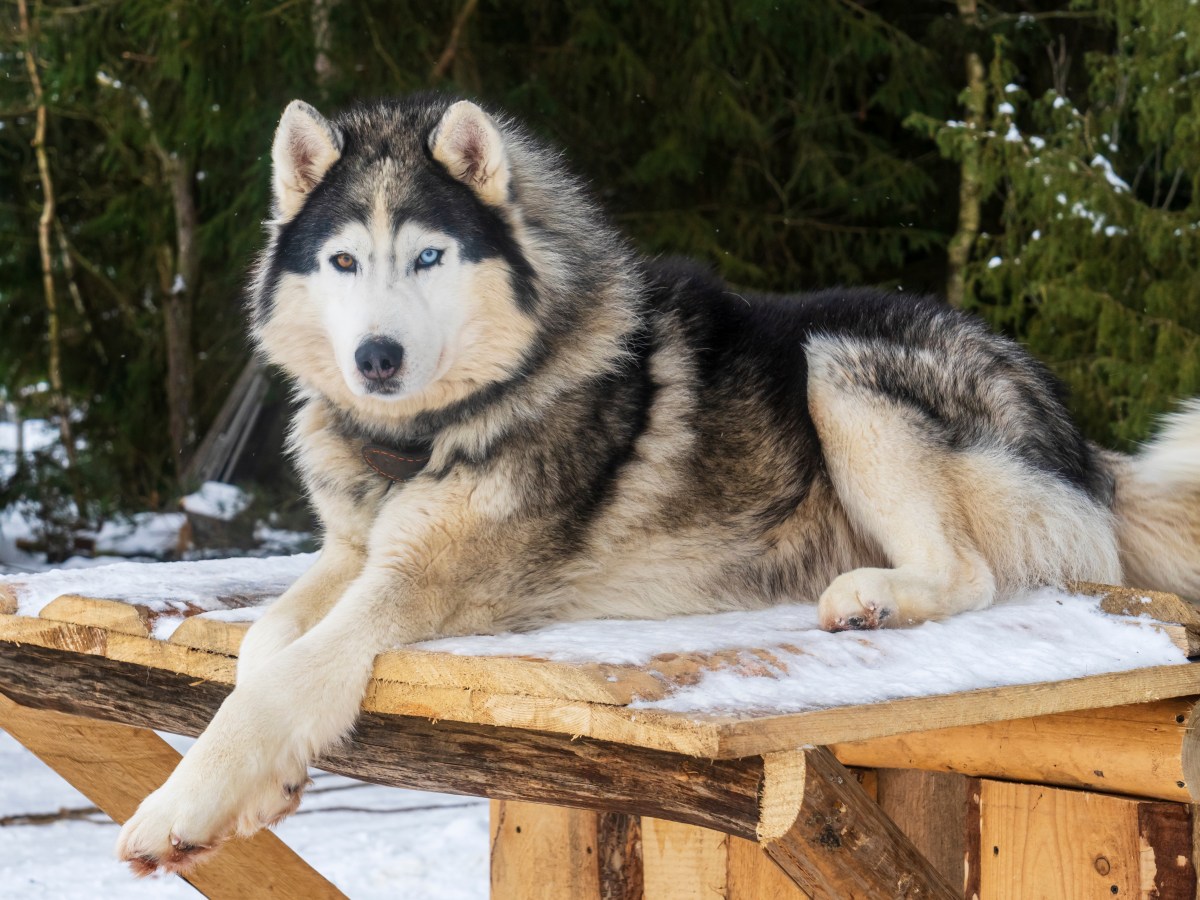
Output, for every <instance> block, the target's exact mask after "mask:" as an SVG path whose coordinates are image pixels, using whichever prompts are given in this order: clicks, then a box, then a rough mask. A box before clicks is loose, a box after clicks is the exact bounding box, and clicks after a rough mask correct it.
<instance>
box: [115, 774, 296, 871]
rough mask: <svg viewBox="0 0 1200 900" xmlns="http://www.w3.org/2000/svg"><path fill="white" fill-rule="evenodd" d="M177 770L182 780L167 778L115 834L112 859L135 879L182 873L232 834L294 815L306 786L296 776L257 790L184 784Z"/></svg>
mask: <svg viewBox="0 0 1200 900" xmlns="http://www.w3.org/2000/svg"><path fill="white" fill-rule="evenodd" d="M184 765H186V760H185V762H184V764H181V766H180V770H183V768H184ZM180 770H177V772H176V774H177V775H178V774H182V775H183V777H182V778H180V779H178V780H177V779H176V777H175V775H173V776H172V777H171V779H170V780H168V782H167V783H166V784H164V785H163V786H162V787H161V788H159V789H158V790H157V791H155V792H154V793H153V794H151V795H150V796H149V797H147V798H146V799H145V800H143V801H142V805H141V806H139V807H138V810H137V812H136V813H134V815H133V816H132V818H130V819H129V821H127V822H126V823H125V825H124V827H123V828H122V829H121V834H120V837H119V838H118V839H117V858H118V859H120V860H121V861H123V862H127V863H129V867H130V869H132V870H133V873H134V874H135V875H138V876H146V875H150V874H152V873H153V872H155V871H158V870H159V869H161V870H163V871H166V872H174V873H183V872H187V871H188V870H190V869H191V868H193V867H194V866H195V865H196V864H197V863H199V862H202V861H203V860H204V858H205V857H207V856H209V855H211V854H212V853H213V852H215V851H216V850H217V848H218V847H220V846H221V844H223V843H224V842H225V841H227V840H228V839H229V838H231V837H232V836H233V835H234V834H239V835H242V836H249V835H251V834H253V833H254V832H256V831H258V830H259V829H260V828H263V827H265V826H269V825H274V824H275V823H276V822H278V821H279V820H281V819H283V818H285V817H287V816H288V815H290V814H291V813H293V812H295V811H296V808H297V807H298V806H299V805H300V799H301V797H302V796H303V793H304V789H305V788H306V787H307V786H308V784H309V783H310V782H309V781H308V778H307V776H303V775H302V776H301V777H297V778H290V779H284V780H280V779H272V780H271V782H270V783H269V784H267V783H263V784H260V785H244V784H242V785H239V784H234V783H229V782H226V783H225V784H223V785H218V784H214V783H213V781H211V780H209V779H204V780H203V781H201V782H199V783H197V784H195V785H188V783H187V782H188V780H189V779H188V778H187V774H188V773H187V772H186V771H183V772H181V771H180ZM172 782H174V783H172Z"/></svg>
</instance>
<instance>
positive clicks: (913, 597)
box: [809, 365, 996, 631]
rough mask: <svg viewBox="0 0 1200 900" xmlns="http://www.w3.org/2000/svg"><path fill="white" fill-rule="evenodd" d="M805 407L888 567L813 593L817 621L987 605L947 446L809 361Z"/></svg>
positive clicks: (871, 620) (909, 417)
mask: <svg viewBox="0 0 1200 900" xmlns="http://www.w3.org/2000/svg"><path fill="white" fill-rule="evenodd" d="M809 406H810V410H811V412H812V416H813V420H814V422H815V424H816V426H817V433H818V435H819V436H820V439H821V447H822V451H823V452H824V455H825V459H826V464H827V466H828V469H829V474H830V477H831V479H832V481H833V486H834V490H835V491H836V492H837V495H838V498H839V500H840V501H841V502H842V504H843V506H844V508H845V509H846V512H847V514H848V515H849V517H850V520H851V522H852V523H853V525H854V527H855V528H856V529H857V530H858V531H859V532H860V533H862V534H863V535H865V536H867V537H869V538H871V539H872V540H874V541H875V542H876V543H877V544H878V545H879V547H880V548H881V549H882V550H883V552H884V554H885V556H886V557H887V559H888V560H889V561H890V562H891V563H892V565H893V566H894V568H892V569H855V570H853V571H850V572H847V573H845V574H844V575H840V576H839V577H837V578H835V579H834V581H833V583H832V584H830V585H829V587H828V589H827V590H826V591H825V593H824V594H822V595H821V598H820V601H819V607H818V608H819V614H820V621H821V627H822V628H826V629H828V630H830V631H840V630H842V629H846V628H878V627H880V626H882V625H884V624H887V625H909V624H916V623H919V622H923V621H926V620H927V619H934V618H940V617H943V616H949V615H953V614H954V613H957V612H964V611H966V610H971V609H982V608H983V607H985V606H988V605H989V604H990V603H991V602H992V599H993V598H994V596H995V593H996V583H995V578H994V576H993V574H992V571H991V569H990V567H989V566H988V564H987V562H986V560H985V559H984V557H983V555H982V554H981V553H980V552H979V550H978V548H977V547H976V546H975V544H974V541H973V539H972V538H971V535H970V533H969V531H968V528H967V524H966V518H965V515H964V513H963V511H962V508H961V501H960V498H959V496H958V490H957V485H958V480H957V478H956V477H955V471H954V470H955V465H954V459H953V454H952V451H950V450H947V449H945V448H943V447H941V446H939V445H938V443H937V441H936V439H935V438H934V436H933V435H932V434H930V433H929V431H928V428H927V427H925V424H924V421H923V416H922V414H921V413H920V412H918V411H916V410H914V409H911V408H909V407H906V406H904V405H903V404H901V403H899V402H897V401H895V400H893V399H891V398H888V397H884V396H881V395H880V394H878V393H874V392H872V391H870V390H868V389H864V388H862V387H859V386H857V385H855V384H853V383H851V382H849V381H848V379H847V378H846V377H845V375H844V372H842V371H840V370H838V369H837V368H836V367H834V366H819V365H818V366H813V369H812V372H811V374H810V381H809Z"/></svg>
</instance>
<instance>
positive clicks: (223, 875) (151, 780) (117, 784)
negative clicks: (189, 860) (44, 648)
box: [0, 696, 344, 900]
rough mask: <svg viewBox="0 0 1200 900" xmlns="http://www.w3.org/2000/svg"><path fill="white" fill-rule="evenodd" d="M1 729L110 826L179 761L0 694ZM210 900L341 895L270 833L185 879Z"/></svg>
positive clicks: (237, 842) (153, 740) (112, 731)
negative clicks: (109, 820)
mask: <svg viewBox="0 0 1200 900" xmlns="http://www.w3.org/2000/svg"><path fill="white" fill-rule="evenodd" d="M0 727H3V728H4V729H5V730H6V731H8V732H9V733H10V734H12V736H13V737H14V738H16V739H17V740H18V741H19V742H20V743H21V744H23V745H24V746H25V747H27V748H28V749H29V750H31V751H33V753H34V754H35V755H36V756H37V757H38V758H39V759H41V760H42V761H43V762H44V763H46V764H47V765H48V766H50V767H51V768H52V769H54V771H55V772H57V773H58V774H59V775H61V776H62V777H63V778H64V779H65V780H66V781H68V782H69V783H70V784H71V785H73V786H74V787H75V788H76V790H78V791H80V792H81V793H83V794H84V795H86V796H87V797H88V799H89V800H91V801H92V802H93V803H95V804H96V805H97V806H98V807H100V809H102V810H104V812H106V813H107V814H108V815H109V816H110V817H111V818H112V819H114V820H115V821H117V822H124V821H125V820H126V819H128V818H129V817H130V816H131V815H133V813H134V811H135V810H136V809H137V807H138V804H139V803H141V801H142V800H143V799H144V798H145V797H146V795H148V794H149V793H150V792H151V791H153V790H155V789H156V788H158V787H159V786H160V785H161V784H162V783H163V782H164V781H166V780H167V776H168V775H170V774H171V771H172V770H173V769H174V768H175V765H176V763H178V762H179V758H180V757H179V754H178V753H176V752H175V750H174V749H172V748H171V746H170V745H169V744H167V742H166V741H164V740H163V739H162V738H160V737H159V736H158V735H156V734H154V732H152V731H147V730H145V729H141V728H131V727H129V726H126V725H117V724H113V723H110V722H97V721H94V720H90V719H83V718H80V717H78V716H71V715H66V714H63V713H60V712H52V711H47V710H33V709H28V708H26V707H22V706H19V705H18V704H16V703H14V702H13V701H11V700H9V699H8V698H7V697H4V696H0ZM185 878H186V880H187V881H188V882H189V883H191V884H192V885H193V886H194V887H195V888H196V889H197V890H198V891H200V893H201V894H203V895H204V896H206V897H211V898H228V900H234V898H247V897H262V896H271V897H279V898H288V900H308V898H313V900H318V898H340V897H343V896H344V895H343V894H342V893H341V892H340V891H338V890H337V888H335V887H334V886H333V885H332V884H330V883H329V882H328V881H326V880H325V878H324V877H323V876H321V875H320V874H319V873H318V872H316V871H315V870H314V869H312V868H311V867H310V866H309V865H308V864H307V863H306V862H305V861H304V860H303V859H301V858H300V857H299V856H297V855H296V854H295V853H294V852H293V851H292V850H291V849H290V848H289V847H288V846H287V845H286V844H284V843H283V841H281V840H280V839H279V838H278V837H276V835H275V834H274V833H273V832H270V831H260V832H259V833H258V834H256V835H254V837H252V838H249V839H234V840H231V841H230V842H229V843H228V844H226V845H225V846H224V847H223V848H222V849H221V852H220V853H218V854H216V855H215V856H213V857H211V858H210V859H208V860H206V861H205V862H203V863H201V864H200V865H198V866H197V867H196V868H195V869H194V870H193V871H191V872H189V873H188V874H187V875H186V876H185Z"/></svg>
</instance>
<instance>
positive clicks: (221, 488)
mask: <svg viewBox="0 0 1200 900" xmlns="http://www.w3.org/2000/svg"><path fill="white" fill-rule="evenodd" d="M251 499H252V498H251V496H250V494H248V493H246V492H245V491H243V490H242V489H241V488H238V487H235V486H234V485H232V484H223V483H221V482H219V481H206V482H204V484H202V485H200V490H198V491H196V492H195V493H194V494H188V495H187V496H186V497H184V498H183V499H182V500H180V501H179V505H180V506H181V507H183V510H184V511H185V512H190V513H192V514H193V515H196V516H208V517H209V518H210V519H220V520H221V521H222V522H228V521H230V520H231V519H236V518H237V517H238V516H239V515H240V514H241V513H242V512H243V511H244V510H245V509H246V507H247V506H249V505H250V500H251Z"/></svg>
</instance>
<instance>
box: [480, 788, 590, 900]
mask: <svg viewBox="0 0 1200 900" xmlns="http://www.w3.org/2000/svg"><path fill="white" fill-rule="evenodd" d="M491 832H492V858H491V884H492V894H491V896H492V900H542V898H545V897H554V898H556V900H558V898H561V900H598V898H599V897H600V874H599V864H598V855H597V852H596V847H597V841H596V814H595V813H592V812H587V811H585V810H579V809H566V808H563V807H558V806H546V805H544V804H541V803H522V802H518V801H513V800H506V801H493V802H492V805H491Z"/></svg>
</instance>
